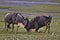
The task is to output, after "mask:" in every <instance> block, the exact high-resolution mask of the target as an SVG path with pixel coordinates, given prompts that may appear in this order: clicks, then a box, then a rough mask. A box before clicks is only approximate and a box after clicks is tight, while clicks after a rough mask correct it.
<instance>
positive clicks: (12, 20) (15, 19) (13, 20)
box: [4, 12, 25, 32]
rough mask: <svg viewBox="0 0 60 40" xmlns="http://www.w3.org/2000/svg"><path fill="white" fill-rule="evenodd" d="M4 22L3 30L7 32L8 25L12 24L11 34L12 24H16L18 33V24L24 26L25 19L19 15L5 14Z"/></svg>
mask: <svg viewBox="0 0 60 40" xmlns="http://www.w3.org/2000/svg"><path fill="white" fill-rule="evenodd" d="M4 20H5V28H6V30H7V31H8V29H9V28H10V24H12V32H13V30H14V24H17V30H16V31H18V27H19V25H18V23H22V24H23V25H24V22H25V19H24V17H23V16H22V15H21V13H18V12H17V13H7V14H6V15H5V17H4Z"/></svg>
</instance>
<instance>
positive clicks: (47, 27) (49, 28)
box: [44, 24, 50, 33]
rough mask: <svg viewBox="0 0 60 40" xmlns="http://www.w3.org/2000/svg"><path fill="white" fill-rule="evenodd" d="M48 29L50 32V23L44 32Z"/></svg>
mask: <svg viewBox="0 0 60 40" xmlns="http://www.w3.org/2000/svg"><path fill="white" fill-rule="evenodd" d="M47 29H48V33H49V32H50V25H48V24H47V25H46V29H45V31H44V32H46V31H47Z"/></svg>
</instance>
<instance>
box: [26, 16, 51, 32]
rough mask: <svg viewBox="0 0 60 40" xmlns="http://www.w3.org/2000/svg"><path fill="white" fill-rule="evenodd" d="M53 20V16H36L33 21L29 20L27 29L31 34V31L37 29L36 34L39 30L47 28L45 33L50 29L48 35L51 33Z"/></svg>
mask: <svg viewBox="0 0 60 40" xmlns="http://www.w3.org/2000/svg"><path fill="white" fill-rule="evenodd" d="M51 20H52V16H36V17H34V18H33V19H32V20H31V21H29V20H28V19H27V24H26V26H25V29H26V30H27V31H28V32H29V31H30V29H35V32H38V30H39V28H41V27H43V26H46V29H45V32H46V30H47V29H48V33H49V32H50V23H51Z"/></svg>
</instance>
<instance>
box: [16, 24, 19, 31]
mask: <svg viewBox="0 0 60 40" xmlns="http://www.w3.org/2000/svg"><path fill="white" fill-rule="evenodd" d="M18 28H19V25H18V24H17V30H16V32H18Z"/></svg>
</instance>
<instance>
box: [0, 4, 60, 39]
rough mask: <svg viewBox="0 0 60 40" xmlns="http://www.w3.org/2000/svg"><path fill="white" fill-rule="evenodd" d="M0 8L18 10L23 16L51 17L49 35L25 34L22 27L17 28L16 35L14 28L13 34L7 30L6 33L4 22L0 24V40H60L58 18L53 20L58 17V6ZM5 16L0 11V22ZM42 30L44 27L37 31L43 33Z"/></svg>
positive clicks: (59, 7) (59, 10)
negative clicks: (44, 15) (46, 15)
mask: <svg viewBox="0 0 60 40" xmlns="http://www.w3.org/2000/svg"><path fill="white" fill-rule="evenodd" d="M0 8H3V9H8V10H10V11H16V10H18V11H20V12H22V13H25V14H39V15H43V14H49V15H52V16H53V19H52V23H51V29H50V33H49V34H48V33H47V32H46V33H43V32H40V33H36V32H34V31H31V32H26V30H25V29H24V28H23V27H19V30H18V33H16V32H15V31H16V26H15V29H14V32H11V29H9V31H8V32H7V33H6V32H5V27H4V22H0V40H60V18H55V17H57V16H60V5H32V6H19V7H18V6H15V7H14V6H0ZM5 14H6V12H3V11H0V21H4V18H3V17H4V16H3V15H5ZM32 17H33V16H32ZM32 17H31V18H32ZM44 29H45V27H43V28H42V29H39V31H44Z"/></svg>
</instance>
